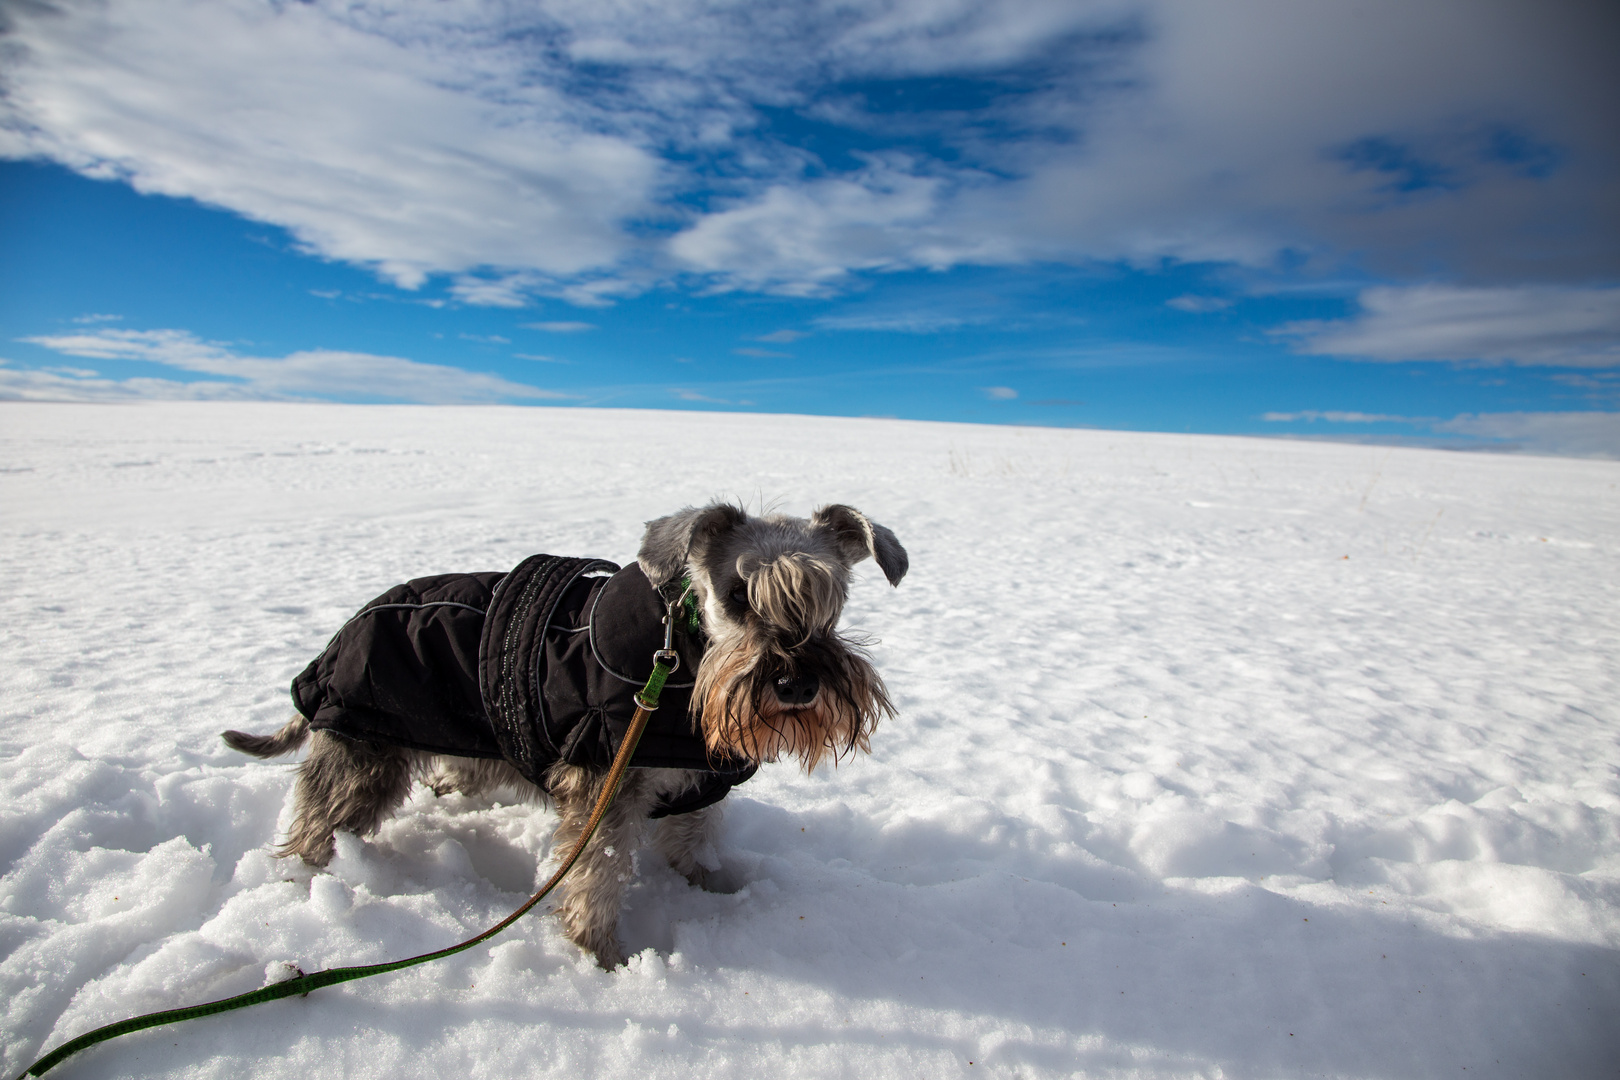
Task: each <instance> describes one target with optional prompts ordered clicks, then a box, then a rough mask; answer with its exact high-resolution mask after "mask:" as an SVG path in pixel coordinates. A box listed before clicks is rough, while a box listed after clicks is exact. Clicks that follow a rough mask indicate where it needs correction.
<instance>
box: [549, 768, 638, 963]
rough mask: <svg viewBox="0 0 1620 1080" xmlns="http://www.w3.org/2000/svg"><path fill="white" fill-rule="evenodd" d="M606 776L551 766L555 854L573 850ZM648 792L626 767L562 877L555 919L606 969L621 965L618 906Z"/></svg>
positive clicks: (561, 855) (629, 873)
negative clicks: (604, 809)
mask: <svg viewBox="0 0 1620 1080" xmlns="http://www.w3.org/2000/svg"><path fill="white" fill-rule="evenodd" d="M606 779H607V777H606V775H605V774H603V773H601V772H598V771H594V770H590V769H582V768H579V767H577V766H573V765H556V766H553V767H552V769H551V770H550V771H549V772H548V774H547V776H546V780H547V787H548V788H549V790H550V792H551V796H552V798H553V799H554V800H556V804H557V814H558V816H559V817H560V818H561V821H559V822H558V824H557V833H556V835H555V837H554V838H553V840H552V849H553V851H555V852H556V854H557V857H558V858H559V859H560V858H564V857H566V856H567V854H568V853H569V852H570V851H572V850H573V849H574V844H576V843H577V842H578V841H579V836H580V833H581V832H583V831H584V829H585V825H586V823H587V822H588V821H589V820H590V817H591V811H592V810H593V809H594V808H595V806H596V800H597V798H598V797H599V796H600V795H601V793H602V784H603V782H604V781H605V780H606ZM650 801H651V793H650V791H649V789H648V786H647V784H646V783H645V782H644V780H643V778H642V777H641V776H640V775H639V770H636V769H631V770H629V771H628V772H627V773H626V774H625V777H624V782H623V783H622V784H621V785H620V786H619V794H618V797H617V798H615V799H614V800H613V805H612V806H611V807H610V808H609V809H608V812H607V814H606V816H604V817H603V818H602V823H601V824H600V825H598V826H597V827H596V832H595V834H594V835H593V836H592V837H591V839H590V842H589V843H588V844H586V845H585V850H584V852H583V853H582V854H581V855H580V857H579V861H578V862H577V863H575V864H574V869H573V870H572V871H570V873H569V874H568V876H567V877H566V878H564V879H563V882H562V886H561V888H562V891H563V898H562V900H561V901H560V902H559V903H558V904H557V907H556V912H557V917H558V918H559V919H561V920H562V924H563V932H564V933H566V934H567V935H568V937H569V939H570V940H571V941H573V942H574V944H576V945H578V946H579V947H580V948H582V949H584V950H585V951H586V952H589V953H593V954H594V955H595V956H596V962H597V963H598V964H600V965H601V966H602V967H603V968H605V969H606V970H608V971H612V970H613V969H614V968H616V967H618V966H619V965H620V964H622V963H624V947H623V946H622V945H620V943H619V909H620V908H621V907H622V905H623V901H624V891H625V889H626V888H627V887H628V886H629V884H630V879H631V877H632V876H633V875H634V871H635V862H634V857H635V852H636V848H637V847H639V846H640V844H641V838H642V835H643V833H644V832H645V831H646V828H647V811H648V809H649V804H650Z"/></svg>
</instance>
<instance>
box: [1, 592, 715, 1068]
mask: <svg viewBox="0 0 1620 1080" xmlns="http://www.w3.org/2000/svg"><path fill="white" fill-rule="evenodd" d="M691 594H692V586H691V585H690V584H689V583H687V584H686V591H685V592H683V593H682V594H681V595H680V597H679V598H678V599H676V600H675V601H673V602H672V603H670V604H669V606H668V611H667V614H666V616H665V618H664V647H663V648H662V649H659V650H657V651H656V652H654V653H653V670H652V674H651V675H649V676H648V677H647V685H646V686H643V687H642V688H641V691H640V692H639V693H637V694H636V695H635V702H636V712H635V715H634V716H633V717H632V718H631V720H630V728H629V730H628V731H626V732H625V735H624V739H623V741H622V742H620V743H619V752H618V753H617V754H615V755H614V757H613V765H612V766H611V767H610V768H609V769H608V775H607V782H606V783H604V784H603V785H602V794H601V795H599V796H598V797H597V800H596V807H595V808H594V809H593V810H592V811H591V816H590V820H588V821H587V822H586V823H585V828H584V830H583V831H582V832H581V833H580V834H579V839H578V840H577V841H575V843H574V849H573V850H572V851H570V852H569V853H568V857H567V858H566V859H564V860H563V863H562V865H561V866H559V867H558V868H557V872H556V873H555V874H552V875H551V880H550V881H548V882H546V883H545V884H544V885H542V886H541V887H540V891H539V892H537V893H535V894H534V895H533V896H531V897H529V899H528V900H526V901H525V902H524V904H523V906H522V907H520V908H518V909H517V910H516V911H514V912H512V914H510V915H508V916H507V917H506V918H504V919H502V920H501V921H500V922H498V923H496V924H495V925H494V926H492V927H490V928H489V929H488V930H485V931H484V932H483V933H482V934H479V935H478V936H477V937H471V938H468V939H467V940H466V941H463V942H462V943H461V944H459V945H452V946H450V947H449V948H447V949H440V950H438V951H437V952H430V953H422V954H421V955H420V956H411V957H407V958H406V959H404V960H394V961H391V962H389V963H386V964H365V965H361V966H358V967H340V968H327V969H326V970H325V971H317V972H315V973H313V974H310V975H306V974H304V973H303V972H302V971H300V972H299V973H298V974H297V975H295V976H293V977H292V978H291V979H287V980H285V981H283V982H278V983H271V984H270V985H269V986H265V987H261V988H259V989H258V990H252V991H249V992H248V993H246V994H238V995H237V996H235V997H228V998H221V999H220V1000H218V1001H209V1002H204V1003H203V1004H201V1005H192V1006H189V1007H187V1008H183V1009H166V1010H164V1011H162V1012H154V1013H146V1014H145V1015H142V1016H134V1017H131V1018H130V1019H128V1020H120V1021H118V1022H117V1023H116V1024H108V1025H107V1026H106V1027H99V1028H96V1029H95V1030H94V1031H91V1032H87V1033H86V1034H84V1035H80V1036H79V1037H78V1038H76V1039H73V1040H70V1041H69V1042H65V1043H63V1044H62V1045H61V1046H58V1047H57V1048H56V1049H55V1050H52V1051H51V1052H50V1053H49V1054H46V1055H45V1056H44V1057H42V1058H40V1059H39V1060H38V1061H36V1062H34V1063H33V1064H32V1065H30V1066H28V1068H26V1069H24V1070H23V1071H22V1072H21V1073H20V1074H18V1076H17V1080H24V1078H25V1077H29V1076H42V1075H44V1074H45V1073H46V1072H47V1071H48V1070H50V1069H51V1068H53V1067H55V1066H56V1065H59V1064H61V1062H62V1061H63V1060H64V1059H65V1058H67V1057H69V1056H71V1055H73V1054H76V1053H78V1052H79V1051H80V1050H83V1049H86V1048H87V1047H91V1046H94V1045H96V1044H97V1043H101V1042H106V1041H107V1040H108V1039H116V1038H117V1037H118V1036H120V1035H128V1034H130V1033H131V1032H135V1031H143V1030H145V1029H146V1028H152V1027H161V1026H162V1025H164V1024H178V1023H180V1022H181V1021H182V1020H197V1019H200V1018H202V1017H204V1016H213V1015H214V1014H215V1013H222V1012H230V1011H231V1010H233V1009H245V1008H247V1007H248V1006H249V1005H258V1004H261V1003H263V1002H266V1001H275V1000H276V999H278V998H284V997H292V996H293V995H294V994H297V995H298V996H300V997H303V996H305V995H307V994H308V993H309V992H310V991H311V990H319V989H320V988H321V987H323V986H333V985H335V984H337V983H344V982H352V981H353V980H355V979H369V978H370V977H371V976H373V975H383V974H386V973H387V972H390V971H399V970H400V969H402V968H408V967H415V966H416V965H417V964H426V963H428V962H429V961H432V960H441V959H443V958H444V957H446V956H454V955H455V954H456V953H458V952H465V951H466V950H468V949H470V948H472V947H473V946H474V945H477V944H478V943H479V942H481V941H488V940H489V939H490V938H492V937H494V936H495V935H496V934H499V933H500V932H501V931H502V930H505V929H506V928H507V927H508V926H511V925H512V924H513V923H515V922H517V921H518V920H519V919H521V918H522V917H523V916H524V915H525V914H527V913H528V911H529V909H530V908H532V907H534V905H536V904H538V903H539V902H540V901H541V900H544V899H545V898H546V894H547V893H549V892H551V890H552V889H555V888H556V887H557V884H558V882H560V881H562V879H563V877H564V876H565V875H567V873H568V871H570V870H572V869H573V868H574V863H576V862H578V861H579V857H580V855H581V854H583V853H584V851H585V845H586V844H587V843H589V842H590V839H591V836H592V835H593V834H594V833H595V832H596V827H597V826H598V825H600V824H601V823H602V818H603V817H605V816H606V815H607V812H608V807H610V806H612V805H613V800H614V798H615V797H616V796H617V795H618V794H619V784H620V782H621V781H623V779H624V770H625V769H626V768H628V767H629V765H630V758H631V756H632V755H633V754H634V753H635V752H636V745H637V744H638V743H640V742H641V734H642V732H643V731H645V730H646V729H647V721H648V720H649V719H650V718H651V717H652V714H653V713H654V712H656V711H657V709H658V697H659V695H660V694H662V693H663V692H664V683H665V682H667V681H668V679H669V677H670V675H671V674H672V673H673V672H674V671H675V669H676V668H678V667H680V666H681V658H680V656H679V655H678V654H677V653H676V652H675V648H674V634H675V617H676V609H677V608H681V607H683V605H685V604H686V603H687V600H688V598H689V597H690V596H691ZM691 613H692V612H690V610H689V609H688V611H687V612H685V614H691ZM683 621H684V620H683Z"/></svg>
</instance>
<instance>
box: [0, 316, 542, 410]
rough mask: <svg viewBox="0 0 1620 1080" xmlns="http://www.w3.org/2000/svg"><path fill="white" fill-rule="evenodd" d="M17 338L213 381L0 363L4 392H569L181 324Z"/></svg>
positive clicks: (79, 397)
mask: <svg viewBox="0 0 1620 1080" xmlns="http://www.w3.org/2000/svg"><path fill="white" fill-rule="evenodd" d="M23 340H25V341H28V342H30V343H32V344H35V345H41V346H44V347H45V348H48V349H52V350H54V351H56V352H59V353H63V354H64V355H67V356H79V357H86V358H89V359H94V360H123V361H129V360H135V361H143V362H147V363H154V364H161V365H163V366H165V367H171V368H177V369H179V370H182V371H189V372H195V373H197V374H201V375H207V376H211V377H212V378H208V379H201V380H193V381H189V382H181V381H178V380H166V379H150V378H132V379H122V380H114V379H100V378H98V379H85V378H78V377H70V378H63V377H61V376H56V375H53V374H51V373H49V372H38V371H19V370H17V369H13V368H7V369H4V374H5V380H4V381H5V386H6V387H7V388H8V389H9V391H10V392H12V393H15V394H18V395H19V396H24V397H28V398H41V397H44V398H49V399H51V400H75V401H83V400H117V399H123V398H142V397H163V398H175V397H179V398H210V399H213V398H226V399H260V400H264V399H268V400H283V399H284V400H338V401H410V402H425V403H430V404H440V403H452V402H486V401H509V400H514V399H516V400H535V399H543V398H561V397H564V396H566V395H563V394H560V393H557V392H556V391H552V390H542V389H540V388H539V387H535V386H525V385H523V384H522V383H514V382H510V381H508V380H506V379H503V378H501V377H500V376H498V375H490V374H485V373H481V372H474V371H463V370H462V369H460V368H453V367H444V366H441V365H438V364H423V363H418V362H417V361H414V360H405V359H402V358H400V357H397V356H376V355H373V354H371V353H354V352H339V351H334V350H329V349H311V350H304V351H299V352H295V353H291V354H289V355H287V356H285V357H281V358H279V359H272V358H262V357H251V356H240V355H238V354H237V353H235V352H234V351H233V350H231V349H230V348H229V347H227V346H226V345H223V344H221V343H218V342H209V341H201V340H199V339H198V338H196V337H194V336H193V335H191V334H189V333H187V332H186V331H184V330H96V331H92V332H88V333H79V334H61V335H45V336H40V337H31V338H25V339H23Z"/></svg>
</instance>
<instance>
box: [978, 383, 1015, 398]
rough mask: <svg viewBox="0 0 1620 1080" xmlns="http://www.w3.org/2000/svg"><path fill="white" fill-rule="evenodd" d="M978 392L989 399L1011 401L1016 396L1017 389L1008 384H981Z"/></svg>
mask: <svg viewBox="0 0 1620 1080" xmlns="http://www.w3.org/2000/svg"><path fill="white" fill-rule="evenodd" d="M979 392H980V393H982V394H983V395H984V396H985V397H987V398H989V399H990V400H991V401H1012V400H1013V399H1014V398H1016V397H1017V396H1018V391H1016V390H1014V389H1013V388H1012V387H1010V386H981V387H980V388H979Z"/></svg>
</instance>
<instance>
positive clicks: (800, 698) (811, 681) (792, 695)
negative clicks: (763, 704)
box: [776, 675, 821, 705]
mask: <svg viewBox="0 0 1620 1080" xmlns="http://www.w3.org/2000/svg"><path fill="white" fill-rule="evenodd" d="M820 689H821V680H820V679H818V678H816V677H815V676H814V675H784V676H782V677H781V678H780V679H777V680H776V700H777V701H780V702H781V703H782V704H784V705H808V704H810V703H811V702H812V701H814V700H816V691H818V690H820Z"/></svg>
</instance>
